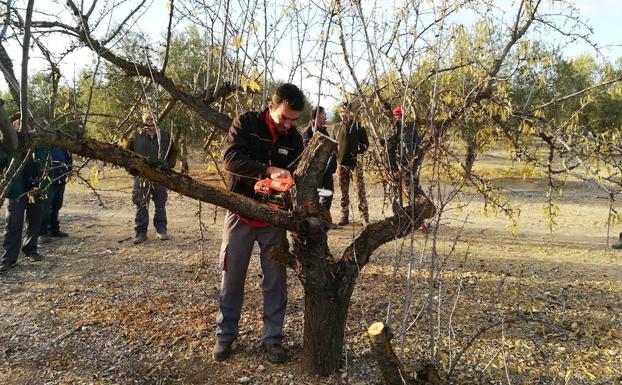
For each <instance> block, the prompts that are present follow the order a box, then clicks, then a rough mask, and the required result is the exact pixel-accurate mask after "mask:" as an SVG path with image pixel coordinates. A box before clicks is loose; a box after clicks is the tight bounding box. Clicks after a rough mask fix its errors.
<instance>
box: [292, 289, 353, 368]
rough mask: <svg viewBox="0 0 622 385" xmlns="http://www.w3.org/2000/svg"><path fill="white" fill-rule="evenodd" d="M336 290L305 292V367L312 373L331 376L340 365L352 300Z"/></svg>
mask: <svg viewBox="0 0 622 385" xmlns="http://www.w3.org/2000/svg"><path fill="white" fill-rule="evenodd" d="M336 292H337V290H336V287H334V286H333V287H331V288H326V289H325V290H324V292H316V291H311V292H308V291H305V325H304V341H303V352H302V367H303V368H304V370H305V371H307V372H309V373H314V374H319V375H321V376H328V375H330V374H332V373H334V372H336V371H337V370H338V369H339V367H340V364H341V354H342V350H343V341H344V335H345V327H346V318H347V314H348V308H349V306H350V301H349V297H348V298H347V299H346V298H340V297H339V296H338V295H337V293H336Z"/></svg>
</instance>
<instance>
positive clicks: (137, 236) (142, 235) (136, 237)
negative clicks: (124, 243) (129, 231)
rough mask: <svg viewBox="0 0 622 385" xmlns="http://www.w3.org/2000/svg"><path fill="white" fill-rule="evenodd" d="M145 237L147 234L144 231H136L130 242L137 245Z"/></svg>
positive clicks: (143, 240)
mask: <svg viewBox="0 0 622 385" xmlns="http://www.w3.org/2000/svg"><path fill="white" fill-rule="evenodd" d="M146 239H147V234H145V233H136V236H135V237H134V239H133V240H132V243H133V244H135V245H139V244H141V243H143V242H145V240H146Z"/></svg>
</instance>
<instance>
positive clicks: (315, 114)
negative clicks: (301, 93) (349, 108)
mask: <svg viewBox="0 0 622 385" xmlns="http://www.w3.org/2000/svg"><path fill="white" fill-rule="evenodd" d="M311 117H312V118H313V120H314V121H315V126H316V127H323V126H324V125H325V124H326V111H325V110H324V107H322V106H317V107H316V108H314V109H312V110H311Z"/></svg>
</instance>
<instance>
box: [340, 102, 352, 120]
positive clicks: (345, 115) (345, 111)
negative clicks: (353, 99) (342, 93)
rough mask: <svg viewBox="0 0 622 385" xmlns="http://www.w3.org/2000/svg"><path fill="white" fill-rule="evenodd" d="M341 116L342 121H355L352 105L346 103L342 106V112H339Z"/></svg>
mask: <svg viewBox="0 0 622 385" xmlns="http://www.w3.org/2000/svg"><path fill="white" fill-rule="evenodd" d="M339 114H340V115H341V120H344V121H346V122H349V121H351V120H353V119H354V112H352V103H350V102H348V101H345V102H344V103H343V104H342V105H341V110H340V111H339Z"/></svg>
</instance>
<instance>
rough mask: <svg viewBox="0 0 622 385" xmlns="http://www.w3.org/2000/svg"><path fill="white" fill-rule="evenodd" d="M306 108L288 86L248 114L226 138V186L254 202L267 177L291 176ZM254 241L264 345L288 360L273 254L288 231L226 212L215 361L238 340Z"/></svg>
mask: <svg viewBox="0 0 622 385" xmlns="http://www.w3.org/2000/svg"><path fill="white" fill-rule="evenodd" d="M304 106H305V97H304V94H303V93H302V91H300V90H299V89H298V87H296V86H295V85H293V84H289V83H285V84H282V85H281V86H279V87H278V88H277V90H276V91H275V93H274V95H273V96H272V99H271V100H270V101H269V102H268V107H267V108H266V109H265V110H263V111H259V112H246V113H244V114H242V115H239V116H237V117H236V118H235V119H234V120H233V122H232V123H231V127H230V128H229V133H228V134H227V136H226V138H225V150H224V155H223V160H224V163H223V165H224V169H225V170H226V171H227V172H228V175H227V188H228V189H229V190H230V191H232V192H235V193H238V194H242V195H245V196H247V197H249V198H255V195H254V185H255V183H256V182H257V180H258V179H263V178H271V179H275V178H291V177H292V175H291V174H292V172H293V171H294V170H295V168H296V163H297V162H298V160H299V157H300V155H301V154H302V151H303V148H304V147H303V141H302V136H301V135H300V133H299V132H298V131H297V130H296V128H295V127H294V124H295V122H296V120H297V119H298V117H299V116H300V113H301V111H302V110H303V109H304ZM255 242H257V243H258V244H259V254H260V255H259V258H260V260H261V270H262V281H261V290H262V292H263V333H262V338H261V339H262V345H263V347H264V350H266V353H267V358H268V360H269V361H270V362H272V363H282V362H285V361H286V360H287V352H286V350H285V349H284V348H283V345H282V342H283V337H284V335H283V323H284V319H285V309H286V306H287V272H286V270H285V266H283V265H282V264H280V263H278V262H276V261H274V260H272V259H271V258H270V256H269V253H270V250H271V249H272V248H273V247H280V246H282V245H283V244H284V243H286V242H287V238H286V232H285V230H284V229H281V228H277V227H274V226H271V225H269V224H267V223H265V222H261V221H258V220H254V219H251V218H247V217H244V216H242V215H239V214H236V213H233V212H231V211H228V212H227V214H226V216H225V222H224V228H223V234H222V245H221V248H220V260H219V262H220V268H221V270H222V280H221V283H220V296H219V307H218V309H219V311H218V316H217V318H216V322H217V329H216V338H217V342H216V344H215V346H214V349H213V350H212V358H213V359H214V361H223V360H226V359H227V358H228V357H229V355H230V354H231V353H232V351H233V342H234V341H235V340H236V338H237V337H238V333H239V325H238V324H239V321H240V314H241V311H242V302H243V299H244V283H245V281H246V272H247V270H248V264H249V262H250V258H251V254H252V251H253V247H254V245H255Z"/></svg>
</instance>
